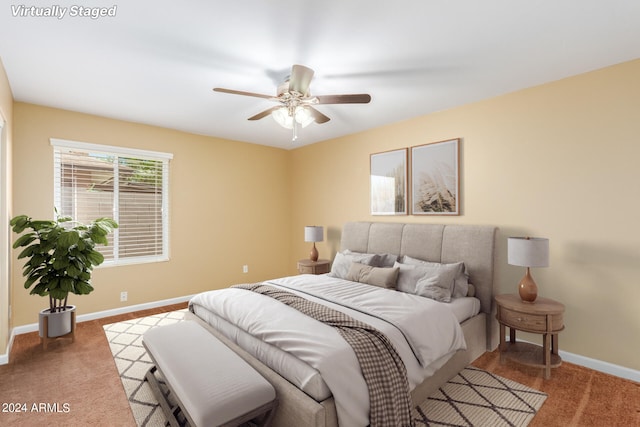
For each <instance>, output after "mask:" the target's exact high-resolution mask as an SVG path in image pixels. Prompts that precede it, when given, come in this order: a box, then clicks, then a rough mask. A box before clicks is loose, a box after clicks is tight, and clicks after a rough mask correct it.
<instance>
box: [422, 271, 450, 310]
mask: <svg viewBox="0 0 640 427" xmlns="http://www.w3.org/2000/svg"><path fill="white" fill-rule="evenodd" d="M453 278H454V273H453V272H452V271H446V270H441V271H440V274H436V275H434V276H430V275H427V276H424V277H423V278H422V279H420V280H418V283H417V284H416V295H420V296H422V297H427V298H431V299H434V300H436V301H440V302H451V288H450V286H451V285H449V282H450V281H451V280H453Z"/></svg>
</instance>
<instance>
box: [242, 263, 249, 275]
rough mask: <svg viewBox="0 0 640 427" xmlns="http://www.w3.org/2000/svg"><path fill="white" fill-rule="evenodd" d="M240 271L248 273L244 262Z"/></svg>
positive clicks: (247, 267)
mask: <svg viewBox="0 0 640 427" xmlns="http://www.w3.org/2000/svg"><path fill="white" fill-rule="evenodd" d="M242 272H243V273H248V272H249V266H248V265H246V264H245V265H243V266H242Z"/></svg>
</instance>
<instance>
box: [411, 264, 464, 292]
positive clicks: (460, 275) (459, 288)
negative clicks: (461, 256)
mask: <svg viewBox="0 0 640 427" xmlns="http://www.w3.org/2000/svg"><path fill="white" fill-rule="evenodd" d="M402 263H403V264H409V265H423V266H447V268H455V269H456V271H457V273H456V276H455V279H454V282H453V284H452V288H451V296H452V297H453V298H459V297H465V296H467V295H468V294H469V275H468V274H467V268H466V267H465V265H464V262H456V263H453V264H441V263H439V262H430V261H424V260H421V259H417V258H412V257H410V256H408V255H405V256H404V257H403V258H402Z"/></svg>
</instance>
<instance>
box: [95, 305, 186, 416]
mask: <svg viewBox="0 0 640 427" xmlns="http://www.w3.org/2000/svg"><path fill="white" fill-rule="evenodd" d="M186 311H187V309H184V310H178V311H171V312H167V313H160V314H155V315H153V316H148V317H141V318H138V319H131V320H125V321H123V322H118V323H112V324H109V325H104V332H105V334H106V336H107V340H108V341H109V347H110V348H111V354H112V355H113V360H114V361H115V362H116V367H117V369H118V373H119V374H120V379H121V380H122V385H123V386H124V391H125V393H126V395H127V397H128V398H129V405H130V406H131V412H133V417H134V418H135V420H136V423H137V424H138V425H139V426H145V427H156V426H164V425H165V424H166V417H165V415H164V412H162V408H161V407H160V404H159V403H158V400H157V399H156V398H155V396H154V395H153V392H152V391H151V388H150V387H149V383H148V382H147V381H145V380H144V376H145V375H146V374H147V371H148V370H149V368H150V367H151V366H152V365H153V362H152V360H151V358H150V357H149V355H148V354H147V352H146V350H145V348H144V346H143V345H142V335H143V334H144V333H145V332H146V331H148V330H149V329H151V328H155V327H157V326H162V325H170V324H172V323H176V322H180V321H181V320H183V318H184V313H185V312H186ZM156 374H157V371H156ZM159 380H160V385H161V388H162V391H163V392H164V393H165V395H166V394H168V393H169V390H168V389H167V388H166V386H163V384H164V382H163V381H162V379H161V378H159ZM169 400H171V399H169Z"/></svg>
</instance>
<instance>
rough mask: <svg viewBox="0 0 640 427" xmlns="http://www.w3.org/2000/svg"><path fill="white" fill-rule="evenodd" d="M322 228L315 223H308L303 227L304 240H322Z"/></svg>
mask: <svg viewBox="0 0 640 427" xmlns="http://www.w3.org/2000/svg"><path fill="white" fill-rule="evenodd" d="M323 236H324V229H323V228H322V227H321V226H317V225H308V226H306V227H304V241H305V242H322V241H323V240H324V237H323Z"/></svg>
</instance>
